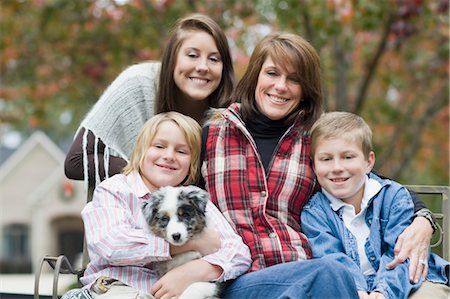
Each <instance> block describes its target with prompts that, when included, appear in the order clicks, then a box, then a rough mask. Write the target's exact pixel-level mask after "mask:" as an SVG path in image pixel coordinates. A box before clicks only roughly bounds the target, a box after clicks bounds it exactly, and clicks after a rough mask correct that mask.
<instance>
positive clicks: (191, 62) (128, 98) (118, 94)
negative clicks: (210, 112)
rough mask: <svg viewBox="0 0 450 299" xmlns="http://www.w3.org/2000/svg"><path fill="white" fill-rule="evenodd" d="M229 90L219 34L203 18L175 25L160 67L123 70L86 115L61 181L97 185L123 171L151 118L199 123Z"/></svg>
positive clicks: (229, 69) (222, 103)
mask: <svg viewBox="0 0 450 299" xmlns="http://www.w3.org/2000/svg"><path fill="white" fill-rule="evenodd" d="M233 87H234V70H233V65H232V60H231V56H230V50H229V47H228V43H227V39H226V36H225V34H224V32H223V30H222V29H221V28H220V27H219V25H218V24H217V23H216V22H215V21H213V20H212V19H211V18H209V17H207V16H204V15H200V14H194V15H191V16H188V17H186V18H183V19H180V20H179V21H178V22H177V24H176V26H175V27H174V29H173V31H172V33H171V36H170V37H169V41H168V43H167V46H166V48H165V51H164V53H163V57H162V62H161V64H160V63H159V62H145V63H141V64H137V65H133V66H131V67H129V68H127V69H126V70H125V71H124V72H122V73H121V74H120V75H119V76H118V77H117V78H116V79H115V80H114V82H113V83H112V84H111V85H110V86H109V87H108V88H107V90H106V91H105V92H104V93H103V95H102V96H101V97H100V99H99V101H98V102H97V103H96V104H95V105H94V107H93V108H92V109H91V111H90V112H89V113H88V114H87V115H86V117H85V119H84V120H83V121H82V122H81V125H80V127H79V129H78V130H77V133H76V136H75V139H74V141H73V143H72V145H71V147H70V149H69V152H68V154H67V156H66V160H65V165H64V167H65V173H66V176H67V177H68V178H70V179H76V180H83V179H84V180H85V182H86V185H87V184H88V182H89V185H91V186H94V185H97V184H98V183H99V182H100V181H102V180H104V179H105V178H107V177H109V176H112V175H114V174H116V173H119V172H120V171H121V170H122V168H123V167H124V166H125V165H126V163H127V161H128V159H129V157H130V154H131V150H132V147H133V145H134V142H135V140H136V136H137V134H138V131H139V129H140V128H141V127H142V125H143V124H144V123H145V121H146V120H147V119H149V118H150V117H151V116H153V115H154V114H156V113H159V112H165V111H171V110H175V111H178V112H181V113H183V114H185V115H188V116H191V117H192V118H194V119H195V120H197V121H198V122H202V120H203V116H204V112H205V111H206V110H207V109H208V108H209V107H226V106H227V105H228V100H229V99H230V93H231V92H232V90H233Z"/></svg>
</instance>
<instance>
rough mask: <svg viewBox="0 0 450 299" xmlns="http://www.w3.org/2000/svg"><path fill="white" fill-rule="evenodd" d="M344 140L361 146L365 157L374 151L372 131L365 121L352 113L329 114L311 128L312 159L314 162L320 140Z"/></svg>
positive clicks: (336, 112)
mask: <svg viewBox="0 0 450 299" xmlns="http://www.w3.org/2000/svg"><path fill="white" fill-rule="evenodd" d="M333 138H344V139H346V140H351V141H355V142H357V143H358V144H360V145H361V149H362V152H363V153H364V157H365V158H366V159H367V158H369V154H370V152H371V151H372V130H371V129H370V127H369V125H367V123H366V122H365V121H364V119H363V118H362V117H360V116H358V115H356V114H353V113H350V112H342V111H335V112H327V113H324V114H322V115H321V116H320V117H319V119H318V120H317V121H316V122H315V123H314V124H313V126H312V127H311V158H312V159H313V160H314V154H315V151H316V146H317V142H318V140H320V139H333Z"/></svg>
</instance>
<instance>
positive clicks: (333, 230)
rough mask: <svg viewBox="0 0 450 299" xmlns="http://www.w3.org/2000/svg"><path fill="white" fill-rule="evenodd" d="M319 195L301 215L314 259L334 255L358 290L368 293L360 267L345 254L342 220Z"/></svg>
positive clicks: (303, 229) (302, 224)
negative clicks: (322, 201) (353, 280)
mask: <svg viewBox="0 0 450 299" xmlns="http://www.w3.org/2000/svg"><path fill="white" fill-rule="evenodd" d="M317 196H319V193H317V194H316V196H314V197H313V198H312V199H311V200H310V201H309V203H308V204H307V205H306V206H305V207H304V208H303V211H302V214H301V226H302V231H303V233H304V234H305V235H306V237H307V238H308V240H309V242H310V244H311V248H312V253H313V258H320V257H323V256H330V255H333V256H334V258H335V260H336V261H338V262H339V263H342V264H343V266H344V267H345V268H347V269H348V270H349V271H350V273H351V274H352V276H353V277H354V279H355V283H356V286H357V289H358V290H365V291H367V289H368V286H367V282H366V279H365V278H364V275H363V274H362V272H361V270H360V268H359V265H358V264H357V263H356V262H355V261H354V260H353V259H351V258H350V257H349V256H347V255H346V254H345V249H344V245H343V243H342V240H341V236H342V235H343V234H340V233H339V231H341V232H343V229H344V227H343V224H342V225H341V226H340V225H339V223H340V222H341V220H340V219H339V217H338V216H337V215H336V214H335V213H334V212H333V211H332V210H331V208H330V205H329V204H328V205H326V204H321V203H320V201H321V199H320V198H318V197H317ZM327 209H329V211H327Z"/></svg>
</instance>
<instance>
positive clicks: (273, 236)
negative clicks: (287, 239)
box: [269, 232, 277, 239]
mask: <svg viewBox="0 0 450 299" xmlns="http://www.w3.org/2000/svg"><path fill="white" fill-rule="evenodd" d="M276 236H277V234H276V233H273V232H272V233H270V234H269V237H271V238H272V239H273V238H275V237H276Z"/></svg>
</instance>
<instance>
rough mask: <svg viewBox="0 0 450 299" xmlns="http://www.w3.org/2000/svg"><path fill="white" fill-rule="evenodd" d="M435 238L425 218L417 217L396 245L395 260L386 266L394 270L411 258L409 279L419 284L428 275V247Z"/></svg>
mask: <svg viewBox="0 0 450 299" xmlns="http://www.w3.org/2000/svg"><path fill="white" fill-rule="evenodd" d="M432 236H433V228H432V227H431V224H430V222H428V220H427V219H425V218H424V217H416V218H415V219H414V221H413V223H411V225H410V226H408V227H407V228H406V229H405V230H404V231H403V233H402V234H401V235H400V236H399V237H398V240H397V243H396V244H395V248H394V254H395V258H394V259H393V260H392V261H391V262H390V263H389V264H387V265H386V267H387V268H388V269H393V268H395V267H396V266H397V265H399V264H401V263H403V262H404V261H405V260H406V259H407V258H409V262H410V264H409V279H410V281H411V282H414V283H417V282H418V281H419V279H420V277H421V276H423V277H424V278H426V277H427V274H428V246H429V245H430V240H431V237H432Z"/></svg>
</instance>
